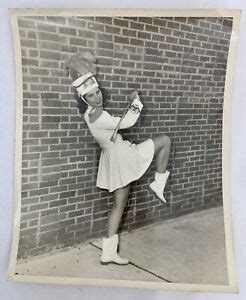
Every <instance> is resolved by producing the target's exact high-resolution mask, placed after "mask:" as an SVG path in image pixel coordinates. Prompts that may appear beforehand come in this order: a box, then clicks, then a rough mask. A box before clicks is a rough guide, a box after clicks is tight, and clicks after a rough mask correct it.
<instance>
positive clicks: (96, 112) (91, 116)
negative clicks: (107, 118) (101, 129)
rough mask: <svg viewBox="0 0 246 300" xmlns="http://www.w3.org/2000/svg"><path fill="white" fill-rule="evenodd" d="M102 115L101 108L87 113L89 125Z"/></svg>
mask: <svg viewBox="0 0 246 300" xmlns="http://www.w3.org/2000/svg"><path fill="white" fill-rule="evenodd" d="M102 113H103V109H102V107H97V108H94V109H92V110H91V111H90V112H89V121H90V123H94V122H95V121H96V120H97V119H98V118H99V117H100V116H101V114H102Z"/></svg>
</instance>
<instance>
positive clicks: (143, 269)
mask: <svg viewBox="0 0 246 300" xmlns="http://www.w3.org/2000/svg"><path fill="white" fill-rule="evenodd" d="M89 244H90V245H91V246H93V247H95V248H97V249H99V250H101V251H102V248H101V247H98V246H96V245H94V244H93V243H92V242H90V243H89ZM129 265H132V266H133V267H135V268H137V269H140V270H142V271H144V272H146V273H149V274H151V275H153V276H155V277H157V278H159V279H161V280H163V281H165V282H167V283H172V281H170V280H168V279H166V278H164V277H162V276H160V275H158V274H156V273H154V272H151V271H150V270H148V269H145V268H143V267H141V266H139V265H137V264H135V263H133V262H131V261H130V262H129Z"/></svg>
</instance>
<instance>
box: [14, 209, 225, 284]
mask: <svg viewBox="0 0 246 300" xmlns="http://www.w3.org/2000/svg"><path fill="white" fill-rule="evenodd" d="M120 241H121V243H120V245H121V247H120V255H121V256H122V257H127V258H129V259H130V261H131V262H132V264H129V265H127V266H117V265H113V264H111V265H107V266H102V265H101V264H100V263H99V261H100V255H101V250H100V248H101V246H102V242H101V240H94V241H91V242H92V245H91V244H89V243H86V244H81V245H79V246H77V247H73V248H67V249H62V250H56V251H54V252H52V253H50V254H45V255H40V256H37V257H33V258H30V259H28V260H19V262H18V264H17V267H16V272H17V273H19V274H23V275H37V276H59V277H60V276H62V277H80V278H99V279H119V280H139V281H153V282H163V281H166V282H168V281H170V282H174V283H187V284H216V285H227V284H228V278H227V264H226V251H225V237H224V223H223V209H222V208H221V207H217V208H212V209H209V210H206V211H201V212H195V213H192V214H189V215H186V216H182V217H179V218H177V219H173V220H168V221H164V222H163V223H160V224H157V225H153V226H150V227H146V228H141V229H137V230H134V231H132V232H128V233H122V234H121V235H120Z"/></svg>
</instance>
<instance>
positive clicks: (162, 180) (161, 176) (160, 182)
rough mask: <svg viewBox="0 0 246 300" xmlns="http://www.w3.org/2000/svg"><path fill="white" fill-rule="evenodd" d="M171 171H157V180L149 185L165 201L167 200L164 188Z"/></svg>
mask: <svg viewBox="0 0 246 300" xmlns="http://www.w3.org/2000/svg"><path fill="white" fill-rule="evenodd" d="M169 174H170V172H169V171H166V172H165V173H157V172H156V173H155V180H154V181H153V182H152V183H151V184H150V185H149V186H150V188H151V189H152V190H153V191H154V193H155V194H156V196H157V197H158V198H159V199H161V200H162V201H163V202H165V203H166V202H167V201H166V199H165V198H164V196H163V192H164V188H165V186H166V182H167V179H168V176H169Z"/></svg>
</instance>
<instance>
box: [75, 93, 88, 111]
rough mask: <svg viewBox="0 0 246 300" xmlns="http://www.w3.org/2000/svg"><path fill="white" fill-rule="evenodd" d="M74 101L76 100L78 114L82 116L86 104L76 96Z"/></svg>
mask: <svg viewBox="0 0 246 300" xmlns="http://www.w3.org/2000/svg"><path fill="white" fill-rule="evenodd" d="M76 100H77V108H78V109H79V113H80V114H84V113H85V111H86V109H87V104H86V103H85V102H84V101H83V100H82V99H81V97H80V96H79V95H78V94H76Z"/></svg>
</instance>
